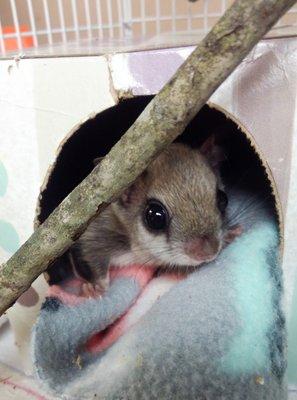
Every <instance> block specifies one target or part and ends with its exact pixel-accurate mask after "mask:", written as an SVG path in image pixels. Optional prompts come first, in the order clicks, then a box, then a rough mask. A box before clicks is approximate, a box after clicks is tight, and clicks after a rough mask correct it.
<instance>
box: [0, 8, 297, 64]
mask: <svg viewBox="0 0 297 400" xmlns="http://www.w3.org/2000/svg"><path fill="white" fill-rule="evenodd" d="M233 1H234V0H196V1H189V0H162V1H161V0H1V1H0V56H1V55H2V56H3V55H5V54H6V53H8V52H11V51H14V52H20V51H22V50H23V49H25V48H30V47H31V48H34V47H35V48H38V47H39V46H43V45H53V44H56V43H63V44H67V43H70V42H75V41H76V42H77V41H80V40H81V39H89V40H90V39H91V40H92V39H95V38H96V39H102V40H103V39H108V40H109V39H118V38H123V37H132V36H143V37H151V36H154V35H160V34H162V33H164V32H167V33H168V32H171V33H173V34H177V33H180V32H187V33H200V34H205V33H207V32H208V30H209V29H210V28H211V27H212V26H213V24H214V23H215V22H216V21H217V20H218V19H219V17H220V16H221V15H222V14H223V13H224V12H225V10H226V9H227V8H228V7H229V6H230V5H231V3H232V2H233ZM277 25H278V26H287V25H291V26H292V25H293V26H296V30H297V6H295V7H293V8H292V9H291V10H290V11H289V12H288V13H287V14H286V15H285V16H284V17H283V18H282V19H281V20H280V21H279V22H278V24H277Z"/></svg>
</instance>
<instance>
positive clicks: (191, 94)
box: [0, 0, 295, 315]
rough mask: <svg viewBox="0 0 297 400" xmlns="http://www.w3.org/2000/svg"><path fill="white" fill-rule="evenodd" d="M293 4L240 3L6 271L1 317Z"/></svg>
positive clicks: (279, 0) (1, 279) (1, 281)
mask: <svg viewBox="0 0 297 400" xmlns="http://www.w3.org/2000/svg"><path fill="white" fill-rule="evenodd" d="M294 3H295V0H237V1H235V3H234V5H233V6H232V7H231V8H230V9H229V10H228V11H227V12H226V13H225V15H224V16H223V17H222V18H221V19H220V21H219V22H218V23H217V24H216V25H215V27H214V28H213V29H212V31H211V32H210V33H209V34H208V35H207V36H206V37H205V39H204V40H203V41H202V42H201V43H200V44H199V45H198V46H197V48H196V49H195V51H194V52H193V53H192V54H191V55H190V57H189V58H188V59H187V60H186V61H185V63H184V64H183V65H182V66H181V67H180V68H179V69H178V71H177V72H176V74H175V75H174V76H173V78H172V79H171V80H170V81H169V82H168V83H167V84H166V85H165V86H164V88H163V89H162V90H161V91H160V93H159V94H158V95H157V96H155V98H154V99H153V100H152V101H151V102H150V103H149V105H148V106H147V107H146V109H145V110H144V111H143V112H142V114H141V115H140V116H139V118H138V119H137V121H136V122H135V123H134V124H133V126H132V127H131V128H130V129H129V130H128V131H127V132H126V133H125V135H124V136H123V137H122V138H121V140H120V141H119V142H118V143H117V144H116V145H115V146H114V147H113V148H112V149H111V151H110V152H109V154H108V155H107V156H106V157H105V158H104V160H103V161H102V162H101V163H100V164H99V165H98V166H97V167H96V168H95V169H94V171H93V172H92V173H91V174H90V175H89V176H87V178H86V179H85V180H84V181H83V182H82V183H81V184H80V185H79V186H77V187H76V189H74V190H73V192H72V193H70V194H69V196H68V197H67V198H66V199H65V200H64V201H63V202H62V203H61V204H60V206H59V207H58V208H56V210H55V211H54V212H53V213H52V214H51V215H50V217H49V218H48V219H47V220H46V221H45V222H44V223H43V225H41V226H40V227H39V228H38V229H37V230H36V231H35V233H34V234H33V235H32V236H31V237H30V238H29V239H28V240H27V242H26V243H25V244H24V245H23V246H22V247H21V248H20V249H19V250H18V251H17V252H16V253H15V254H14V255H13V256H12V257H11V258H10V260H8V262H7V263H6V264H3V265H2V266H1V269H0V315H1V314H2V313H3V312H4V311H5V310H6V309H7V308H8V307H9V306H11V305H12V304H13V303H14V302H15V300H16V299H17V298H18V297H19V296H20V295H21V294H22V293H23V292H24V291H25V290H26V289H28V287H29V286H30V284H31V283H32V282H33V280H34V279H35V278H36V277H37V276H38V275H39V274H40V273H42V272H43V271H44V270H45V269H46V268H47V267H48V266H49V264H50V263H52V262H53V261H54V260H55V259H56V258H57V257H59V256H60V255H61V254H62V253H63V252H65V251H66V250H67V249H68V248H69V247H70V246H71V245H72V244H73V242H74V241H75V240H76V239H77V238H78V236H79V235H80V234H81V233H82V232H83V231H84V230H85V229H86V227H87V225H88V223H89V222H90V221H91V219H92V218H94V216H95V215H96V214H98V213H99V212H100V211H101V210H102V209H103V208H104V207H105V206H106V205H107V204H109V203H110V202H111V201H112V200H113V199H115V198H116V197H117V196H119V194H120V193H121V192H122V191H123V189H125V188H126V187H127V186H128V185H130V184H131V183H132V182H133V181H134V180H135V179H136V177H137V176H138V175H139V174H140V173H141V172H142V171H143V170H144V169H145V168H146V167H147V165H148V164H149V163H150V162H151V161H152V159H153V158H154V157H156V155H157V154H158V153H159V152H160V151H162V150H163V149H164V148H165V147H166V146H167V145H168V144H169V143H170V142H172V141H173V140H174V139H175V138H176V137H177V136H178V135H179V134H180V133H182V131H183V130H184V128H185V127H186V125H187V124H188V123H189V121H190V120H191V119H192V118H193V117H194V116H195V114H196V113H197V112H198V111H199V109H200V108H201V107H202V106H203V105H204V104H205V102H206V101H207V100H208V98H209V97H210V96H211V94H212V93H213V92H214V91H215V89H216V88H217V87H218V86H219V85H220V84H221V83H222V82H223V81H224V80H225V79H226V78H227V76H228V75H229V74H230V73H231V72H232V71H233V70H234V68H235V67H236V66H237V65H238V64H239V63H240V61H241V60H242V59H243V58H244V57H245V55H247V53H248V52H249V51H250V50H251V49H252V48H253V46H254V45H255V44H256V43H257V42H258V40H259V39H261V37H262V36H263V35H264V34H265V33H266V32H267V31H268V30H269V29H270V28H271V27H272V25H273V24H274V23H275V22H276V21H277V19H278V18H279V17H281V16H282V15H283V14H284V13H285V12H286V10H287V9H289V8H290V7H291V6H292V5H293V4H294Z"/></svg>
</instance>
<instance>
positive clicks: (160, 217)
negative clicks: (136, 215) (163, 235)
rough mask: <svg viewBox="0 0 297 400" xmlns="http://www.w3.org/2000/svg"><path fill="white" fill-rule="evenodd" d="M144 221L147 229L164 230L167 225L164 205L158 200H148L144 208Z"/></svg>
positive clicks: (167, 218)
mask: <svg viewBox="0 0 297 400" xmlns="http://www.w3.org/2000/svg"><path fill="white" fill-rule="evenodd" d="M144 223H145V225H146V227H147V228H148V229H149V230H152V231H158V232H160V231H165V230H166V229H167V228H168V225H169V216H168V211H167V209H166V207H165V206H164V205H163V204H162V203H161V202H160V201H158V200H154V199H151V200H149V201H148V202H147V205H146V208H145V210H144Z"/></svg>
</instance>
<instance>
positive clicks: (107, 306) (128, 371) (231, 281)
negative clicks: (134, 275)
mask: <svg viewBox="0 0 297 400" xmlns="http://www.w3.org/2000/svg"><path fill="white" fill-rule="evenodd" d="M229 198H230V206H229V216H230V218H231V217H232V218H233V219H234V221H235V220H236V223H240V224H241V225H242V226H243V228H244V233H243V234H242V235H241V236H240V237H239V238H237V239H236V240H235V241H234V242H233V243H231V244H230V245H229V246H228V247H226V248H225V249H224V250H223V251H222V252H221V254H220V255H219V257H218V258H217V259H216V260H215V261H214V262H211V263H209V264H208V265H206V266H204V267H202V268H200V269H198V270H197V271H196V272H194V273H192V274H191V275H189V276H188V277H187V278H186V279H185V280H183V281H181V282H179V283H177V284H176V285H174V286H173V287H172V288H171V289H170V290H169V291H168V292H167V293H165V294H164V295H163V296H162V297H161V298H160V299H159V300H158V301H157V302H155V304H154V305H153V306H152V307H151V309H150V310H149V311H148V312H147V313H146V314H145V315H143V316H142V318H141V319H140V320H139V321H138V322H137V323H136V324H135V325H134V326H133V327H132V328H131V329H130V330H129V331H128V332H127V333H126V334H125V335H123V336H121V337H120V338H119V339H118V340H117V341H116V342H115V343H114V344H113V345H112V346H110V347H109V348H108V349H106V350H105V351H104V352H101V353H100V354H99V355H90V354H88V355H87V354H86V355H84V354H83V353H82V346H83V343H84V342H85V340H86V338H87V337H89V336H90V335H91V334H93V333H94V331H95V330H97V331H98V329H99V330H100V329H102V330H103V329H105V327H106V325H107V323H108V321H109V320H110V319H112V320H115V319H116V318H117V317H119V316H120V315H122V314H123V313H124V312H125V309H126V308H127V307H130V305H131V302H133V299H135V296H137V293H138V290H139V288H138V287H137V285H136V284H135V283H133V282H131V281H129V280H127V279H126V280H125V279H120V280H118V281H115V282H114V284H113V285H111V287H110V289H109V290H108V292H107V293H106V295H105V297H104V299H101V300H100V299H98V300H95V299H92V300H90V301H88V302H85V303H84V304H83V305H81V306H80V307H69V306H66V305H64V304H62V303H60V302H58V301H57V300H56V299H47V301H46V303H45V305H44V307H43V308H42V310H41V312H40V316H39V318H38V321H37V323H36V326H35V328H34V333H33V337H32V354H33V359H34V364H35V371H36V375H37V377H38V378H39V380H40V381H41V383H42V384H43V385H45V386H46V387H47V388H48V389H49V390H50V391H52V392H54V393H56V394H57V395H63V398H67V399H77V400H78V399H100V400H102V399H106V400H119V399H122V400H134V399H135V400H142V399H158V400H161V399H176V400H182V399H189V400H192V399H193V400H194V399H195V400H206V399H207V400H217V399H221V400H224V399H226V400H227V399H228V400H233V399H234V400H235V399H236V400H241V399H242V400H243V399H248V400H260V399H261V400H274V399H275V400H283V399H286V387H285V386H286V385H285V381H284V373H285V368H286V361H285V346H286V332H285V321H284V317H283V313H282V311H281V306H280V304H281V295H282V273H281V267H280V262H279V235H278V229H277V221H276V219H275V216H274V215H273V214H272V213H270V212H269V211H268V209H267V208H266V207H265V205H263V202H261V201H258V202H257V201H255V199H254V198H253V197H251V196H250V194H248V193H244V192H236V193H230V195H229ZM100 327H101V328H100ZM78 354H79V355H82V356H80V357H77V355H78ZM74 360H76V361H75V362H74Z"/></svg>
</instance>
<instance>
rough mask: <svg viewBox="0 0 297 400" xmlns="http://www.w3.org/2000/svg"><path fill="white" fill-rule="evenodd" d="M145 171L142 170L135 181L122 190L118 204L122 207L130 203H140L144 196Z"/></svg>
mask: <svg viewBox="0 0 297 400" xmlns="http://www.w3.org/2000/svg"><path fill="white" fill-rule="evenodd" d="M146 176H147V171H144V172H143V173H142V174H141V175H140V176H139V177H138V178H137V179H136V181H135V182H133V183H132V185H130V186H129V187H128V188H127V189H125V190H124V192H123V193H122V195H121V197H120V198H119V204H120V205H121V206H122V207H125V208H127V207H129V206H130V205H135V204H140V203H141V202H142V201H143V198H144V197H145V178H146Z"/></svg>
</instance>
